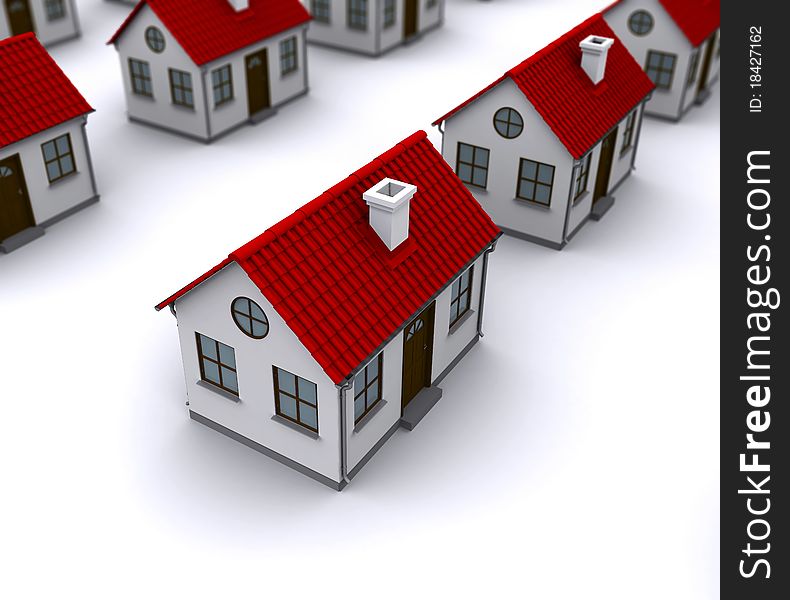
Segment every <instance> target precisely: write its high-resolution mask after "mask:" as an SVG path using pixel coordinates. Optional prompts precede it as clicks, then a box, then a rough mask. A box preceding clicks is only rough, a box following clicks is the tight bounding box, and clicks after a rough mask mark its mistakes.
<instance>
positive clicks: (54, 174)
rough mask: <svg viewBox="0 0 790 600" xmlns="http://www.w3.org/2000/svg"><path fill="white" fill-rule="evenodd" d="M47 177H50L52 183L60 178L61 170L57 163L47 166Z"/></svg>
mask: <svg viewBox="0 0 790 600" xmlns="http://www.w3.org/2000/svg"><path fill="white" fill-rule="evenodd" d="M47 175H48V176H49V180H50V181H52V180H53V179H57V178H58V177H60V168H59V167H58V163H57V161H55V162H53V163H49V164H48V165H47Z"/></svg>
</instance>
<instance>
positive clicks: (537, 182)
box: [516, 158, 557, 208]
mask: <svg viewBox="0 0 790 600" xmlns="http://www.w3.org/2000/svg"><path fill="white" fill-rule="evenodd" d="M524 163H535V179H530V178H529V177H525V176H524ZM541 166H543V167H551V183H545V182H543V181H540V179H538V177H539V176H540V167H541ZM556 175H557V167H555V166H554V165H550V164H548V163H544V162H540V161H539V160H532V159H531V158H521V159H520V160H519V163H518V179H517V181H516V198H518V199H519V200H522V201H524V202H529V203H530V204H534V205H536V206H544V207H546V208H550V207H551V199H552V197H553V196H554V177H555V176H556ZM524 181H527V182H529V183H532V184H533V185H534V186H535V187H534V190H535V191H537V186H539V185H541V186H543V187H547V188H549V200H548V202H541V201H539V200H535V199H534V198H527V197H526V196H522V195H521V183H522V182H524ZM533 196H537V194H535V193H534V192H533Z"/></svg>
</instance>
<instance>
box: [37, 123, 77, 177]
mask: <svg viewBox="0 0 790 600" xmlns="http://www.w3.org/2000/svg"><path fill="white" fill-rule="evenodd" d="M62 139H65V140H66V144H67V145H68V149H67V150H66V151H65V152H63V153H61V151H60V148H58V140H62ZM50 145H51V146H52V148H53V149H54V151H55V156H54V157H53V158H47V152H46V150H45V149H44V148H45V146H50ZM41 156H42V157H43V158H44V170H45V171H46V172H47V179H48V180H49V183H50V184H52V183H55V182H57V181H60V180H62V179H65V178H66V177H69V176H71V175H74V174H76V173H77V161H76V160H75V159H74V146H73V145H72V143H71V134H69V133H64V134H63V135H59V136H58V137H56V138H52V139H51V140H48V141H46V142H44V143H43V144H41ZM65 158H68V159H69V160H70V161H71V169H64V168H63V159H65ZM50 165H57V168H58V175H57V176H56V177H52V175H50V172H49V167H50Z"/></svg>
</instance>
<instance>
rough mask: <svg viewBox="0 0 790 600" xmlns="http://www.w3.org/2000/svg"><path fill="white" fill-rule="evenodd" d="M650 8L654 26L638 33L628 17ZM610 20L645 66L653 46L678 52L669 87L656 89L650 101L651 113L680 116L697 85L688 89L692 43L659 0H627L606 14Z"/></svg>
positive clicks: (648, 106) (613, 27) (673, 52)
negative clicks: (636, 33) (645, 32)
mask: <svg viewBox="0 0 790 600" xmlns="http://www.w3.org/2000/svg"><path fill="white" fill-rule="evenodd" d="M640 9H641V10H646V11H648V12H649V13H650V14H651V15H652V16H653V22H654V24H653V29H652V30H651V31H650V32H649V33H648V34H647V35H643V36H640V35H635V34H633V33H632V32H631V30H630V29H629V27H628V17H629V16H630V15H631V13H633V12H634V11H635V10H640ZM604 17H605V18H606V22H607V23H608V24H609V26H610V27H611V28H612V29H613V30H614V32H615V33H616V34H617V36H618V37H619V38H620V40H621V41H622V42H623V43H624V44H625V46H626V47H627V48H628V50H629V51H630V52H631V54H632V55H633V56H634V58H635V59H636V61H637V62H638V63H639V64H640V65H642V67H643V68H644V67H645V65H646V64H647V53H648V51H649V50H657V51H660V52H668V53H671V54H676V55H677V62H676V64H675V73H674V77H673V79H672V84H671V88H670V89H669V90H665V89H656V90H655V91H654V92H653V97H652V98H651V100H650V101H649V102H648V103H647V112H648V114H653V115H660V116H664V117H668V118H671V119H676V118H679V116H680V114H681V108H682V106H681V105H682V104H685V102H684V96H688V95H691V96H694V93H693V88H689V91H688V93H684V92H685V89H686V79H687V75H688V68H689V60H690V58H691V52H692V49H693V48H692V46H691V44H690V43H689V41H688V39H687V38H686V36H685V35H683V33H682V32H681V31H680V29H679V28H678V26H677V25H676V24H675V22H674V21H673V20H672V18H671V17H670V16H669V15H668V14H667V12H666V11H665V10H664V8H663V7H662V6H661V5H660V4H659V3H658V0H627V1H625V2H621V3H620V4H618V5H616V6H615V7H614V8H612V9H611V10H610V11H608V12H606V13H605V14H604Z"/></svg>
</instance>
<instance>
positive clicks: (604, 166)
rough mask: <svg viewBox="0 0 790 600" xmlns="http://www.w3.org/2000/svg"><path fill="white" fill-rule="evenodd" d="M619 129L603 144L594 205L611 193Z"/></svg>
mask: <svg viewBox="0 0 790 600" xmlns="http://www.w3.org/2000/svg"><path fill="white" fill-rule="evenodd" d="M617 129H618V128H617V127H615V128H614V131H612V132H611V133H610V134H609V135H607V136H606V137H605V138H604V140H603V142H602V143H601V158H600V159H599V160H598V173H597V174H596V176H595V192H594V193H593V204H595V203H596V202H598V200H600V199H601V198H603V197H604V196H606V192H608V191H609V176H610V175H611V174H612V160H613V158H614V147H615V146H616V145H617Z"/></svg>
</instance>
